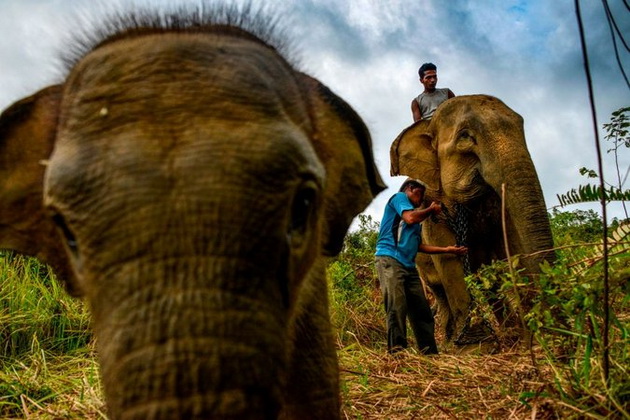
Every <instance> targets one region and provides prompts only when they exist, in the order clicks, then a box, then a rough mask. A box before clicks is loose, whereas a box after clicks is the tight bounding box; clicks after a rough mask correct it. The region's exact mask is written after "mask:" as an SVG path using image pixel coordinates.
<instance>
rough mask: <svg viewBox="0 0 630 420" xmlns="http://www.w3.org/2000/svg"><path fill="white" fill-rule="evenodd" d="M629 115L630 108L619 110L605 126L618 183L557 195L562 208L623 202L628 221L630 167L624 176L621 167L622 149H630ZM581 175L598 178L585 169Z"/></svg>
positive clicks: (579, 187) (588, 185) (583, 168)
mask: <svg viewBox="0 0 630 420" xmlns="http://www.w3.org/2000/svg"><path fill="white" fill-rule="evenodd" d="M628 114H630V106H629V107H622V108H619V109H618V110H616V111H615V112H613V113H612V115H611V117H610V122H609V123H607V124H604V125H603V128H604V130H605V131H606V136H605V137H604V138H605V139H606V140H607V141H609V142H612V147H611V148H610V149H608V150H607V153H613V154H614V157H615V169H616V175H617V183H616V184H615V185H613V184H608V187H607V188H602V187H600V186H599V185H592V184H586V185H579V186H578V188H573V189H571V190H570V191H568V192H567V193H565V194H556V196H557V197H558V201H559V202H560V206H561V207H564V206H568V205H570V204H579V203H592V202H599V201H601V199H602V198H604V199H605V200H606V201H607V202H608V201H621V202H622V205H623V209H624V213H625V215H626V219H627V218H628V210H627V209H626V204H625V202H626V201H628V200H630V190H628V189H626V190H624V189H623V186H624V184H625V182H626V180H627V179H628V175H629V174H630V167H628V169H627V170H626V171H625V174H624V175H623V176H622V175H621V173H622V172H621V168H620V166H619V165H620V164H619V154H620V149H621V148H623V147H625V148H630V116H629V115H628ZM580 174H581V175H584V176H586V177H588V178H598V174H597V172H595V171H594V170H592V169H588V168H585V167H582V168H580Z"/></svg>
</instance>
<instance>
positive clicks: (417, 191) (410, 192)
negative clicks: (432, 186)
mask: <svg viewBox="0 0 630 420" xmlns="http://www.w3.org/2000/svg"><path fill="white" fill-rule="evenodd" d="M407 197H408V198H409V201H411V204H413V206H414V207H420V205H421V204H422V200H423V199H424V188H422V187H419V186H417V185H412V186H410V187H408V188H407Z"/></svg>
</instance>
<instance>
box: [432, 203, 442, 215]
mask: <svg viewBox="0 0 630 420" xmlns="http://www.w3.org/2000/svg"><path fill="white" fill-rule="evenodd" d="M429 209H430V210H431V214H433V215H435V216H437V215H438V214H440V213H442V205H441V204H440V203H438V202H437V201H433V202H432V203H431V205H430V206H429Z"/></svg>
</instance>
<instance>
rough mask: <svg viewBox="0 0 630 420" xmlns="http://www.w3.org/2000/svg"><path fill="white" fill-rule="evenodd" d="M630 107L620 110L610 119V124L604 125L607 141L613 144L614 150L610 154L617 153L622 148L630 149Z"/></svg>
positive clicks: (609, 150)
mask: <svg viewBox="0 0 630 420" xmlns="http://www.w3.org/2000/svg"><path fill="white" fill-rule="evenodd" d="M629 113H630V106H627V107H623V108H619V109H618V110H616V111H614V112H613V113H612V115H611V117H610V122H609V123H607V124H604V130H605V131H606V136H605V139H606V140H608V141H612V142H613V147H612V149H608V152H609V153H610V152H615V151H617V149H619V148H620V147H622V146H624V147H626V148H630V130H629V129H630V116H628V115H627V114H629Z"/></svg>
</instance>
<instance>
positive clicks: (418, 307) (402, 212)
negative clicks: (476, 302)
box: [376, 178, 468, 354]
mask: <svg viewBox="0 0 630 420" xmlns="http://www.w3.org/2000/svg"><path fill="white" fill-rule="evenodd" d="M425 190H426V187H425V186H424V184H423V183H422V182H421V181H418V180H416V179H412V178H407V179H406V180H405V182H403V184H402V186H401V187H400V191H399V192H398V193H396V194H394V195H393V196H392V198H390V199H389V202H388V203H387V206H385V212H384V214H383V219H382V220H381V228H380V232H379V235H378V241H377V242H376V270H377V273H378V278H379V281H380V283H381V291H382V292H383V301H384V303H385V312H386V315H387V349H388V351H389V352H390V353H394V352H396V351H398V350H400V349H403V348H406V347H407V315H409V321H410V323H411V328H412V329H413V333H414V335H415V337H416V341H417V342H418V347H419V348H420V351H422V352H424V353H425V354H436V353H437V352H438V349H437V345H436V343H435V336H434V321H433V314H432V313H431V308H430V307H429V304H428V303H427V300H426V297H425V296H424V291H423V290H422V284H421V283H420V276H419V275H418V270H417V269H416V264H415V259H416V254H417V253H418V252H424V253H427V254H445V253H451V254H457V255H463V254H465V253H466V252H468V249H467V248H466V247H463V246H446V247H441V246H435V245H428V244H423V243H422V227H421V225H420V223H421V222H422V221H423V220H425V219H426V218H427V217H429V216H430V215H432V214H439V213H440V211H441V207H440V204H438V203H436V202H435V201H434V202H432V203H431V205H430V206H429V207H427V208H423V209H421V208H419V207H420V206H421V205H422V201H423V199H424V192H425Z"/></svg>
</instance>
